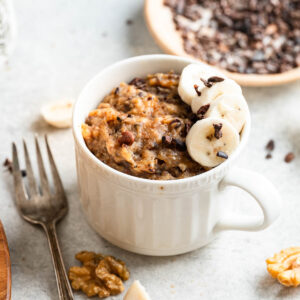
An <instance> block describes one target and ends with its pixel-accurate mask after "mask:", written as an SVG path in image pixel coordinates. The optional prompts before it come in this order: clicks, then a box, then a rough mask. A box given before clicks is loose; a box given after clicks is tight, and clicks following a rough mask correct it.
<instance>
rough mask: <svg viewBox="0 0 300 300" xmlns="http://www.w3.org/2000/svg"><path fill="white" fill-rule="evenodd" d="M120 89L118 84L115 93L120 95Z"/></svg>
mask: <svg viewBox="0 0 300 300" xmlns="http://www.w3.org/2000/svg"><path fill="white" fill-rule="evenodd" d="M119 91H120V88H119V87H118V86H117V87H116V89H115V92H114V94H115V95H118V94H119Z"/></svg>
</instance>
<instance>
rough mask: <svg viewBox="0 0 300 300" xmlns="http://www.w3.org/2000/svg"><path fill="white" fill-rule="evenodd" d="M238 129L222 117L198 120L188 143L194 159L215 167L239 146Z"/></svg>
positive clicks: (188, 138) (188, 148)
mask: <svg viewBox="0 0 300 300" xmlns="http://www.w3.org/2000/svg"><path fill="white" fill-rule="evenodd" d="M239 142H240V136H239V134H238V132H237V131H236V129H235V128H234V127H233V126H232V125H231V124H230V123H229V122H228V121H226V120H224V119H221V118H206V119H203V120H200V121H197V122H196V123H195V124H194V125H193V126H192V128H191V129H190V131H189V133H188V135H187V138H186V145H187V150H188V152H189V154H190V156H191V157H192V159H193V160H195V161H196V162H198V163H199V164H200V165H202V166H204V167H210V168H212V167H215V166H217V165H219V164H220V163H222V162H223V161H224V160H226V159H227V158H228V157H229V156H230V155H231V154H232V153H233V152H234V150H235V149H236V148H237V147H238V145H239Z"/></svg>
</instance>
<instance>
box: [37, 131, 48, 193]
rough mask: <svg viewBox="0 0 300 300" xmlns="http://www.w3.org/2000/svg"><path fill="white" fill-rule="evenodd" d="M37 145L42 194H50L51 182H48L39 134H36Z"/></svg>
mask: <svg viewBox="0 0 300 300" xmlns="http://www.w3.org/2000/svg"><path fill="white" fill-rule="evenodd" d="M35 147H36V155H37V161H38V167H39V173H40V179H41V190H42V194H43V195H50V188H49V182H48V178H47V174H46V171H45V167H44V163H43V158H42V154H41V150H40V146H39V141H38V138H37V136H35Z"/></svg>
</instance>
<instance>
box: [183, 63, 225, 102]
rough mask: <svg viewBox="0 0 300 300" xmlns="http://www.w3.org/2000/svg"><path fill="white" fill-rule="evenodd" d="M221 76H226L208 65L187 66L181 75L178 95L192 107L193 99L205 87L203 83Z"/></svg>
mask: <svg viewBox="0 0 300 300" xmlns="http://www.w3.org/2000/svg"><path fill="white" fill-rule="evenodd" d="M216 75H217V76H221V77H223V78H225V76H224V75H223V74H222V73H221V72H220V71H218V70H217V69H214V68H212V67H210V66H208V65H206V64H203V63H197V64H190V65H187V66H186V67H185V68H184V69H183V70H182V73H181V76H180V81H179V85H178V93H179V96H180V97H181V99H182V100H183V101H184V102H185V103H186V104H188V105H191V103H192V99H193V98H194V97H195V96H197V92H196V90H197V91H198V94H199V93H201V91H202V89H203V88H204V87H205V85H204V83H203V81H201V78H202V79H204V80H207V79H208V78H210V77H213V76H216Z"/></svg>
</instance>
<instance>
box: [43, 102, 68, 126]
mask: <svg viewBox="0 0 300 300" xmlns="http://www.w3.org/2000/svg"><path fill="white" fill-rule="evenodd" d="M72 111H73V102H72V101H70V100H64V101H60V102H54V103H50V104H46V105H45V106H43V107H42V110H41V114H42V116H43V118H44V120H45V121H46V122H47V123H48V124H50V125H52V126H54V127H58V128H68V127H71V125H72Z"/></svg>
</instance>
